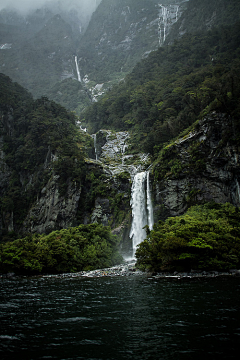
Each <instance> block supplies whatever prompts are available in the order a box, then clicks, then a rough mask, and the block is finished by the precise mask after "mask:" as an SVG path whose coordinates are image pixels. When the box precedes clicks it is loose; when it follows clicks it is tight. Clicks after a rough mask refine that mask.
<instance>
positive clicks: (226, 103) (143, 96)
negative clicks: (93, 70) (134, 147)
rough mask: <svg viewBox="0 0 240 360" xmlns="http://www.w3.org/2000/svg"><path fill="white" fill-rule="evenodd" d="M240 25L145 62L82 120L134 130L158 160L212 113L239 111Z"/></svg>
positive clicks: (194, 38) (189, 38)
mask: <svg viewBox="0 0 240 360" xmlns="http://www.w3.org/2000/svg"><path fill="white" fill-rule="evenodd" d="M239 31H240V24H239V23H236V24H235V25H234V26H232V27H220V28H215V29H213V30H211V31H208V32H207V33H198V34H194V35H193V34H186V35H185V36H183V38H182V39H180V40H178V41H175V43H174V44H173V45H169V46H164V47H162V48H159V50H157V51H156V52H153V53H151V54H150V55H149V57H148V58H147V59H145V60H143V61H141V62H140V63H139V64H138V65H137V66H136V67H135V68H134V70H133V71H132V73H131V74H130V75H128V76H127V77H126V79H125V80H124V81H122V82H121V83H120V84H119V85H118V86H116V87H115V88H114V89H113V90H112V91H110V92H109V93H108V94H106V95H105V96H104V97H103V99H101V100H100V101H99V102H98V103H96V104H94V105H93V106H91V107H90V108H88V109H87V110H86V112H85V113H84V115H83V116H82V119H83V120H84V121H85V122H86V124H87V126H88V127H89V128H90V129H91V130H92V131H93V132H96V131H97V130H99V129H100V128H112V129H118V130H126V129H128V130H130V131H131V132H133V133H134V134H135V136H136V138H135V144H139V145H140V146H139V148H140V147H142V146H143V147H144V151H146V152H149V153H151V154H152V155H155V156H157V154H158V152H159V150H160V149H161V148H162V146H163V144H164V143H166V142H168V141H169V140H171V139H173V138H176V137H177V136H178V135H179V134H180V133H181V132H182V131H183V130H184V129H186V128H188V127H189V126H190V125H191V124H193V123H194V122H196V121H197V120H199V119H201V118H203V117H204V116H205V115H207V114H208V113H210V112H212V111H218V112H224V113H227V114H229V115H232V116H234V115H236V114H238V113H239V92H240V87H239V84H240V79H239V74H240V71H239V70H240V62H239V55H240V41H239V36H238V34H239Z"/></svg>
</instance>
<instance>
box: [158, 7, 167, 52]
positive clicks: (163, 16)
mask: <svg viewBox="0 0 240 360" xmlns="http://www.w3.org/2000/svg"><path fill="white" fill-rule="evenodd" d="M159 6H160V8H161V13H160V12H159V24H158V31H159V45H160V46H162V45H163V43H164V42H165V39H166V28H167V23H168V10H167V8H166V7H165V6H163V5H160V4H159Z"/></svg>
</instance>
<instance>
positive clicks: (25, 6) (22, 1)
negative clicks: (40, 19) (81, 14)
mask: <svg viewBox="0 0 240 360" xmlns="http://www.w3.org/2000/svg"><path fill="white" fill-rule="evenodd" d="M100 2H101V0H60V1H59V0H52V1H47V0H0V10H2V9H4V8H10V9H16V10H18V11H20V12H21V13H27V12H28V11H30V10H34V9H37V8H40V7H42V6H43V5H44V4H48V6H49V7H51V4H56V3H57V4H58V6H60V8H62V9H63V8H68V9H69V8H73V7H75V8H77V9H81V10H84V11H85V12H87V13H90V14H91V13H92V12H93V11H94V10H95V9H96V6H97V5H98V4H99V3H100Z"/></svg>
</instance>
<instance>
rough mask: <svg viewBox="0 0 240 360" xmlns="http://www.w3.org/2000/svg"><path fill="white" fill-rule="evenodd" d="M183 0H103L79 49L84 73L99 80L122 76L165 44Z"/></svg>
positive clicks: (103, 80)
mask: <svg viewBox="0 0 240 360" xmlns="http://www.w3.org/2000/svg"><path fill="white" fill-rule="evenodd" d="M185 3H186V1H181V0H179V1H175V0H172V1H170V0H165V1H162V2H161V4H159V1H156V0H147V1H146V0H141V1H139V0H138V1H136V0H124V1H118V0H103V1H102V2H101V4H100V5H99V7H98V9H97V10H96V12H95V13H94V14H93V16H92V19H91V21H90V23H89V26H88V29H87V31H86V33H85V34H84V36H83V38H82V40H81V43H80V47H79V49H78V54H79V57H80V65H81V68H82V70H83V73H84V75H87V76H88V79H91V80H94V81H97V82H100V83H102V82H106V81H109V80H116V79H121V78H123V77H124V76H125V75H126V73H128V72H129V71H130V70H131V69H132V68H133V67H134V65H135V64H136V63H137V62H138V61H139V60H140V59H142V58H144V57H147V56H148V54H149V53H150V52H151V51H153V50H156V49H157V48H158V47H159V46H162V45H163V44H164V41H165V39H166V36H167V35H168V33H169V32H170V29H171V27H172V25H173V24H174V23H175V22H176V21H177V20H178V19H179V18H180V16H181V14H182V11H183V9H184V8H185ZM108 86H109V84H108Z"/></svg>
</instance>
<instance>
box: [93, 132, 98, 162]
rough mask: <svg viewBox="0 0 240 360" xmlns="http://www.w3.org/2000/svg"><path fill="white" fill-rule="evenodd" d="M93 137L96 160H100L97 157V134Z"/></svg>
mask: <svg viewBox="0 0 240 360" xmlns="http://www.w3.org/2000/svg"><path fill="white" fill-rule="evenodd" d="M92 137H93V140H94V149H95V155H96V160H98V156H97V134H93V135H92Z"/></svg>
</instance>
